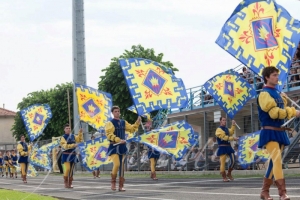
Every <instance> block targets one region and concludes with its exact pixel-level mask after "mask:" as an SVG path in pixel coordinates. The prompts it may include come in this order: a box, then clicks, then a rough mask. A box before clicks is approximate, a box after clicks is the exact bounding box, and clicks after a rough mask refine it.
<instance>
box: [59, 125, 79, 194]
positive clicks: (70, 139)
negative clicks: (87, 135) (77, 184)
mask: <svg viewBox="0 0 300 200" xmlns="http://www.w3.org/2000/svg"><path fill="white" fill-rule="evenodd" d="M64 131H65V134H64V135H63V136H62V137H61V139H60V146H61V147H62V148H63V152H62V157H61V163H62V165H63V171H64V184H65V188H73V186H72V181H73V170H74V167H75V164H76V163H77V162H78V158H77V156H76V147H77V144H76V143H80V142H83V134H82V129H80V130H79V133H78V135H76V136H74V135H73V134H71V127H70V126H69V124H66V125H65V127H64Z"/></svg>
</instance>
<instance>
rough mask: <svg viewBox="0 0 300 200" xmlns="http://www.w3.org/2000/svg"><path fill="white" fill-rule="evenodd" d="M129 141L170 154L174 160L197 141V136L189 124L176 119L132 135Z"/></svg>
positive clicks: (180, 156)
mask: <svg viewBox="0 0 300 200" xmlns="http://www.w3.org/2000/svg"><path fill="white" fill-rule="evenodd" d="M129 141H135V142H140V143H143V144H145V145H147V146H149V147H151V148H153V149H155V150H156V151H159V152H161V153H163V154H168V155H172V156H174V157H175V159H176V160H180V159H181V158H182V157H183V156H184V155H185V153H186V152H187V151H188V148H189V147H191V146H193V145H195V144H196V143H197V136H196V135H195V133H194V130H193V128H192V126H191V125H190V124H188V123H186V122H185V121H178V122H174V123H171V124H168V125H166V126H164V127H162V128H160V129H154V130H152V131H149V132H147V133H145V134H143V135H140V136H137V137H134V138H132V139H130V140H129Z"/></svg>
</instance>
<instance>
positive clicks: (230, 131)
mask: <svg viewBox="0 0 300 200" xmlns="http://www.w3.org/2000/svg"><path fill="white" fill-rule="evenodd" d="M228 130H229V135H230V136H232V135H233V134H234V130H235V125H232V126H231V128H229V129H228Z"/></svg>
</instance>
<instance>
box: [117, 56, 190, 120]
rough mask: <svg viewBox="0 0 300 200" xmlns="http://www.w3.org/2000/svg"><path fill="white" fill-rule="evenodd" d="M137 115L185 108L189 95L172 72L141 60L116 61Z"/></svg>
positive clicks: (157, 64)
mask: <svg viewBox="0 0 300 200" xmlns="http://www.w3.org/2000/svg"><path fill="white" fill-rule="evenodd" d="M119 62H120V66H121V68H122V70H123V74H124V77H125V79H126V82H127V85H128V89H129V91H130V93H131V96H132V98H133V102H134V105H135V107H136V109H137V113H138V115H140V116H141V115H144V114H145V113H150V112H152V111H154V110H160V109H171V108H185V107H186V106H187V104H188V96H187V93H186V90H185V87H184V84H183V81H182V80H181V79H180V78H176V77H175V75H174V74H173V73H172V70H171V69H168V68H166V67H165V66H163V65H161V64H159V63H157V62H154V61H151V60H146V59H143V58H129V59H121V60H119Z"/></svg>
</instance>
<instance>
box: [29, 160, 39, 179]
mask: <svg viewBox="0 0 300 200" xmlns="http://www.w3.org/2000/svg"><path fill="white" fill-rule="evenodd" d="M38 175H39V174H38V173H37V171H36V170H35V168H34V167H33V165H32V164H31V163H28V169H27V176H30V177H37V176H38Z"/></svg>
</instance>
